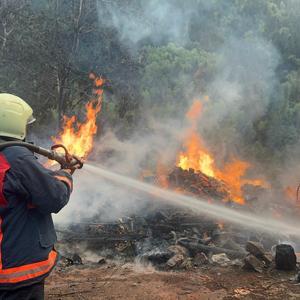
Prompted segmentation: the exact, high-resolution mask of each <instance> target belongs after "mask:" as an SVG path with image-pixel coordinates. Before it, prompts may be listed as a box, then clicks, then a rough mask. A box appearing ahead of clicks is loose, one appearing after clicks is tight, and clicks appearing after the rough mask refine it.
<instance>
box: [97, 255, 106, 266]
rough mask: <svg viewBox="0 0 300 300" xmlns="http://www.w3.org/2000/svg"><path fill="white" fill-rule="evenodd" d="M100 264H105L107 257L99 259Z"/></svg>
mask: <svg viewBox="0 0 300 300" xmlns="http://www.w3.org/2000/svg"><path fill="white" fill-rule="evenodd" d="M98 264H99V265H104V264H106V259H105V258H104V257H100V258H99V260H98Z"/></svg>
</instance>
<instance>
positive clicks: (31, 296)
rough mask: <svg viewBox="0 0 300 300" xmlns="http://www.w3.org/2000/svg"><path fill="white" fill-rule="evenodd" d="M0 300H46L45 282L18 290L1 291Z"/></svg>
mask: <svg viewBox="0 0 300 300" xmlns="http://www.w3.org/2000/svg"><path fill="white" fill-rule="evenodd" d="M0 300H44V281H42V282H39V283H35V284H33V285H30V286H25V287H22V288H19V289H16V290H9V291H4V290H3V291H1V290H0Z"/></svg>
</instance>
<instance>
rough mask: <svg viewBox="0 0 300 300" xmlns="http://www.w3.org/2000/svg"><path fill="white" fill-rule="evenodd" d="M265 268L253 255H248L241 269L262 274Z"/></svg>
mask: <svg viewBox="0 0 300 300" xmlns="http://www.w3.org/2000/svg"><path fill="white" fill-rule="evenodd" d="M264 267H265V263H264V262H263V261H261V260H259V259H258V258H257V257H255V256H254V255H253V254H248V255H247V256H246V257H245V258H244V266H243V268H244V269H246V270H254V271H256V272H259V273H262V272H263V269H264Z"/></svg>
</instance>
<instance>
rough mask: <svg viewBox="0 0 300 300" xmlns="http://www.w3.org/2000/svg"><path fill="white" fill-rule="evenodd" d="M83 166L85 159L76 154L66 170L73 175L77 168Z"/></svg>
mask: <svg viewBox="0 0 300 300" xmlns="http://www.w3.org/2000/svg"><path fill="white" fill-rule="evenodd" d="M82 167H83V160H82V159H81V158H79V157H77V156H75V155H74V156H73V161H72V162H71V163H70V164H69V166H67V167H66V168H64V170H65V171H66V172H68V173H69V174H71V175H73V174H74V172H75V171H76V170H78V169H81V168H82Z"/></svg>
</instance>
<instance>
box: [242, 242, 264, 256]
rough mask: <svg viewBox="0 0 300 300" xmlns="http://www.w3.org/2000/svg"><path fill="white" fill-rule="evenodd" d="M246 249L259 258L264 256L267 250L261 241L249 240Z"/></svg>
mask: <svg viewBox="0 0 300 300" xmlns="http://www.w3.org/2000/svg"><path fill="white" fill-rule="evenodd" d="M246 250H247V251H248V252H249V253H250V254H252V255H254V256H255V257H257V258H262V257H263V256H264V255H265V252H266V251H265V249H264V246H263V245H262V244H261V243H258V242H252V241H249V242H247V244H246Z"/></svg>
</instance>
